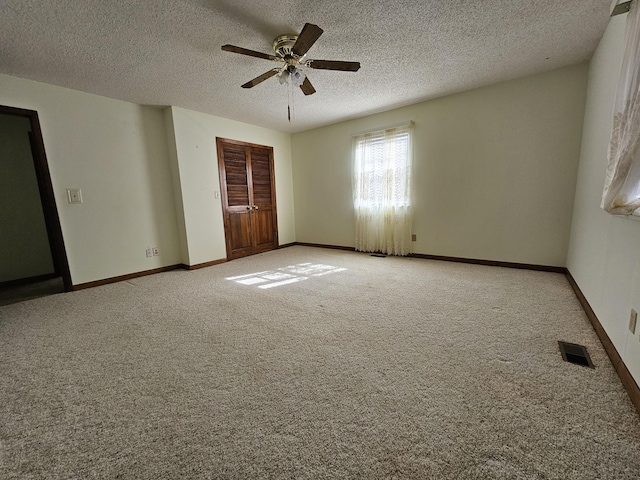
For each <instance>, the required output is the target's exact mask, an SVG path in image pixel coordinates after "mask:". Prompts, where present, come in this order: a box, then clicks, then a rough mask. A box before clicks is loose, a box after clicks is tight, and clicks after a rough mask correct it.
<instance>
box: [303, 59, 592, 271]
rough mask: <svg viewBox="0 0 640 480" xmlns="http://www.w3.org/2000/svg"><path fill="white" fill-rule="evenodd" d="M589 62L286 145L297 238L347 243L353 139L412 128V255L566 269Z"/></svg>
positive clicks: (321, 132) (306, 135) (368, 119)
mask: <svg viewBox="0 0 640 480" xmlns="http://www.w3.org/2000/svg"><path fill="white" fill-rule="evenodd" d="M586 79H587V65H586V64H581V65H575V66H571V67H566V68H563V69H560V70H556V71H552V72H547V73H544V74H539V75H535V76H530V77H526V78H522V79H518V80H513V81H509V82H504V83H500V84H497V85H493V86H489V87H484V88H480V89H476V90H472V91H468V92H464V93H460V94H456V95H451V96H448V97H444V98H440V99H437V100H432V101H428V102H425V103H420V104H416V105H412V106H409V107H404V108H399V109H396V110H392V111H389V112H384V113H380V114H376V115H372V116H368V117H365V118H361V119H357V120H352V121H347V122H343V123H340V124H335V125H331V126H328V127H323V128H319V129H315V130H310V131H306V132H302V133H298V134H294V135H293V136H292V149H293V158H294V164H293V181H294V193H295V205H296V211H295V214H296V238H297V240H298V241H300V242H311V243H321V244H330V245H342V246H353V245H354V236H355V226H354V217H353V206H352V205H353V203H352V196H351V191H352V189H351V168H352V157H351V137H352V135H354V134H357V133H362V132H364V131H367V130H373V129H377V128H380V127H384V126H387V125H392V124H397V123H399V122H403V121H407V120H413V122H414V123H415V129H414V134H415V137H414V179H415V180H414V182H413V192H414V195H413V196H414V204H415V210H414V211H415V216H414V223H413V233H415V234H416V235H417V242H415V243H414V244H413V245H414V247H413V251H414V253H423V254H433V255H446V256H454V257H464V258H478V259H487V260H500V261H508V262H519V263H531V264H541V265H552V266H564V265H565V262H566V253H567V248H568V242H569V232H570V225H571V215H572V208H573V197H574V192H575V183H576V172H577V166H578V158H579V153H580V141H581V130H582V122H583V115H584V102H585V96H586Z"/></svg>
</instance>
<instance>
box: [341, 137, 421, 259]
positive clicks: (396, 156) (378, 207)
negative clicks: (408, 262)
mask: <svg viewBox="0 0 640 480" xmlns="http://www.w3.org/2000/svg"><path fill="white" fill-rule="evenodd" d="M411 131H412V128H411V125H405V126H401V127H395V128H389V129H386V130H380V131H377V132H370V133H366V134H364V135H359V136H357V137H354V157H355V161H354V166H355V168H354V177H353V180H354V184H353V195H354V205H355V214H356V250H360V251H363V252H383V253H386V254H389V255H407V254H408V253H410V252H411V221H412V210H411V160H412V159H411V157H412V142H411Z"/></svg>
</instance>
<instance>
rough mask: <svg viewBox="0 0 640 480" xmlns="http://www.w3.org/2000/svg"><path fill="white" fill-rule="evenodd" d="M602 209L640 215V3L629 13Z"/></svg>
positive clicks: (633, 5)
mask: <svg viewBox="0 0 640 480" xmlns="http://www.w3.org/2000/svg"><path fill="white" fill-rule="evenodd" d="M601 207H602V208H604V209H605V210H606V211H607V212H609V213H612V214H615V215H632V214H633V213H634V212H635V214H636V215H638V214H640V0H634V1H633V3H632V4H631V9H630V10H629V13H628V14H627V32H626V38H625V50H624V56H623V60H622V69H621V71H620V80H619V81H618V90H617V92H616V103H615V111H614V117H613V130H612V132H611V143H610V144H609V165H608V167H607V177H606V180H605V186H604V192H603V194H602V204H601Z"/></svg>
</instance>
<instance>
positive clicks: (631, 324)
mask: <svg viewBox="0 0 640 480" xmlns="http://www.w3.org/2000/svg"><path fill="white" fill-rule="evenodd" d="M637 323H638V312H636V311H635V310H634V309H633V308H632V309H631V316H630V317H629V330H630V331H631V333H633V334H634V335H635V333H636V324H637Z"/></svg>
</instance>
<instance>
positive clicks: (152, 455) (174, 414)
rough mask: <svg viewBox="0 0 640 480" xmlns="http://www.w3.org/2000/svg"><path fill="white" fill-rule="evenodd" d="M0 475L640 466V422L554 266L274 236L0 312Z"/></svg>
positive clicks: (527, 471)
mask: <svg viewBox="0 0 640 480" xmlns="http://www.w3.org/2000/svg"><path fill="white" fill-rule="evenodd" d="M256 273H257V275H255V274H256ZM228 278H231V279H228ZM265 287H266V288H265ZM558 340H565V341H568V342H574V343H580V344H583V345H586V346H587V347H588V349H589V352H590V354H591V358H592V360H593V362H594V363H595V366H596V368H595V370H592V369H589V368H585V367H581V366H577V365H573V364H568V363H566V362H563V361H562V358H561V356H560V353H559V351H558V345H557V341H558ZM0 478H3V479H13V478H20V479H23V478H146V479H165V478H166V479H169V478H171V479H173V478H212V479H213V478H216V479H217V478H237V479H249V478H274V479H279V478H296V479H298V478H300V479H304V478H308V479H322V478H416V479H493V478H496V479H581V480H582V479H638V478H640V421H639V417H638V415H637V414H636V412H635V410H634V409H633V407H632V405H631V403H630V401H629V399H628V397H627V395H626V393H625V391H624V390H623V388H622V386H621V384H620V381H619V379H618V378H617V376H616V374H615V372H614V370H613V368H612V366H611V364H610V362H609V360H608V358H607V357H606V354H605V352H604V350H603V349H602V346H601V345H600V344H599V341H598V339H597V337H596V336H595V334H594V333H593V330H592V328H591V326H590V325H589V323H588V321H587V319H586V316H585V314H584V312H583V311H582V309H581V307H580V305H579V303H578V302H577V300H576V298H575V296H574V294H573V292H572V291H571V288H570V287H569V285H568V283H567V281H566V279H565V277H564V276H563V275H560V274H553V273H543V272H530V271H523V270H515V269H507V268H498V267H485V266H475V265H465V264H457V263H447V262H438V261H427V260H420V259H406V258H392V257H389V258H375V257H371V256H369V255H365V254H358V253H350V252H341V251H332V250H324V249H315V248H307V247H291V248H287V249H283V250H279V251H274V252H269V253H266V254H262V255H258V256H254V257H249V258H244V259H240V260H235V261H233V262H228V263H225V264H222V265H218V266H214V267H210V268H206V269H202V270H196V271H191V272H187V271H174V272H168V273H163V274H159V275H154V276H149V277H144V278H140V279H136V280H132V281H128V282H121V283H118V284H112V285H107V286H104V287H98V288H94V289H89V290H84V291H80V292H75V293H66V294H59V295H54V296H51V297H46V298H40V299H36V300H30V301H27V302H22V303H16V304H12V305H7V306H3V307H0Z"/></svg>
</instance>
